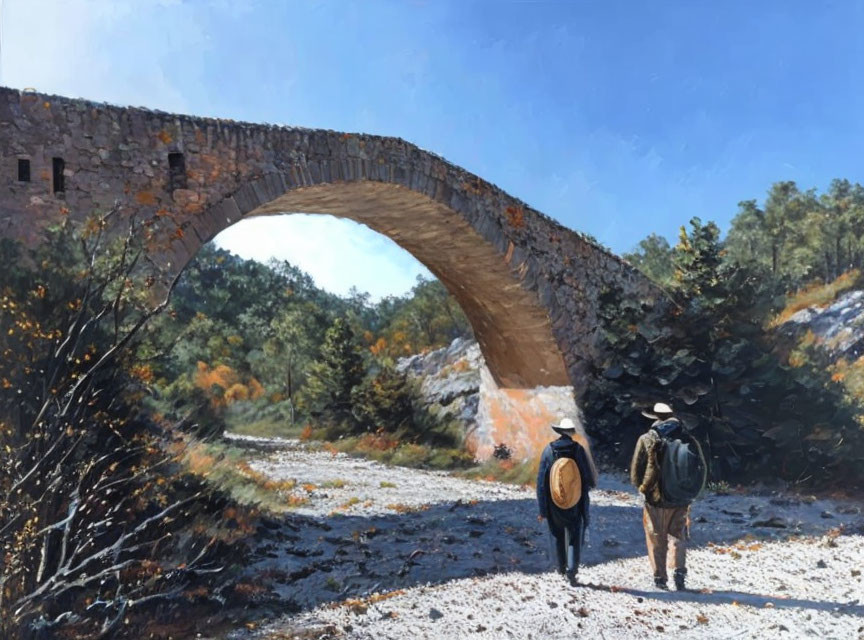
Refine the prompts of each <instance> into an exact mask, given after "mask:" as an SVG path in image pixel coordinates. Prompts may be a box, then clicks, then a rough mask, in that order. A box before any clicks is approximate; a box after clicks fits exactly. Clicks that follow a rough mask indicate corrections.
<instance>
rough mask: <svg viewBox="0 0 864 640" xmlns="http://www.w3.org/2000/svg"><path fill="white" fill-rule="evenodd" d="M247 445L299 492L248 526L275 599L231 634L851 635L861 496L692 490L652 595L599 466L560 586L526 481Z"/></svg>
mask: <svg viewBox="0 0 864 640" xmlns="http://www.w3.org/2000/svg"><path fill="white" fill-rule="evenodd" d="M254 443H255V444H256V446H258V447H264V448H268V447H269V448H271V450H269V451H266V450H265V451H263V452H250V457H251V458H252V462H251V464H252V466H253V467H254V468H256V469H257V470H258V471H261V472H263V473H265V474H267V475H268V476H271V477H272V478H274V479H279V480H285V479H295V480H296V481H297V482H298V486H297V489H296V490H295V491H296V493H297V495H302V496H303V497H306V498H308V502H307V503H306V504H304V505H302V506H301V507H299V508H298V509H297V510H296V511H295V512H293V513H292V514H291V515H290V516H287V517H285V518H284V519H283V520H280V521H274V522H272V523H270V524H269V526H268V527H267V528H266V530H265V531H264V533H263V535H261V536H259V538H260V539H259V540H258V542H257V547H256V550H255V554H256V561H255V562H254V564H253V565H251V566H250V567H249V569H248V572H249V576H250V579H251V580H254V581H255V583H256V584H259V585H262V586H266V587H267V588H268V589H269V595H270V596H273V597H274V598H275V602H276V603H277V604H276V606H275V608H274V610H278V611H279V612H280V613H281V614H282V615H281V616H280V617H276V618H274V619H273V620H272V621H270V622H268V623H266V624H263V625H262V626H261V627H259V628H258V629H256V630H254V631H252V632H249V631H238V632H236V633H235V634H233V635H232V636H231V637H232V638H235V639H238V640H239V639H246V638H255V639H257V640H261V639H266V638H270V639H272V640H277V639H287V638H293V637H304V638H326V637H339V638H357V639H360V638H363V639H366V638H368V639H373V638H394V639H397V638H398V639H399V640H404V639H405V638H417V639H419V638H442V639H443V638H463V637H467V638H478V639H493V638H494V639H497V638H538V639H541V638H542V639H545V638H565V637H566V638H573V637H576V636H579V637H582V636H584V637H586V638H606V639H612V638H627V639H630V638H660V637H665V636H666V635H667V634H669V633H674V634H675V635H676V636H677V637H679V638H754V639H755V638H775V637H776V638H843V639H847V638H864V581H862V571H864V515H862V514H864V508H862V504H860V503H853V502H839V501H827V500H802V499H799V498H793V497H790V496H778V495H748V496H739V495H729V496H721V495H708V496H706V497H705V498H704V499H702V500H700V501H699V502H698V503H697V504H696V505H694V508H693V512H692V517H693V527H692V534H693V540H692V544H691V547H692V548H691V551H690V553H689V555H688V563H689V565H690V580H689V584H688V586H689V587H690V588H691V590H690V591H687V592H683V593H677V592H668V593H667V592H660V591H657V590H655V589H654V587H653V581H652V579H651V575H650V570H649V567H648V562H647V560H646V559H645V556H644V538H643V533H642V527H641V514H640V501H639V498H638V497H637V495H636V494H635V493H634V492H633V491H632V490H631V489H630V488H629V487H628V486H626V485H625V484H624V483H623V482H622V481H621V480H620V479H615V478H613V477H609V476H605V477H603V479H602V480H601V487H600V489H599V490H597V491H595V492H594V493H593V494H592V523H591V527H590V535H589V541H588V545H587V548H586V549H585V550H584V554H583V555H584V558H583V559H584V564H585V566H583V568H582V569H581V571H580V580H581V582H582V583H583V584H584V585H585V586H582V587H577V588H572V587H569V586H566V585H565V583H564V582H563V580H561V579H560V578H558V577H557V576H556V575H555V574H554V573H552V572H551V571H550V569H551V560H550V557H551V556H550V554H549V548H548V541H547V538H548V536H547V535H546V529H545V524H540V523H538V522H537V521H536V504H535V500H534V495H533V492H532V491H530V490H526V489H522V488H518V487H513V486H509V485H503V484H497V483H489V482H475V481H470V480H464V479H461V478H456V477H453V476H450V475H447V474H445V473H435V472H425V471H418V470H414V469H405V468H399V467H387V466H384V465H380V464H378V463H375V462H371V461H366V460H358V459H354V458H349V457H347V456H345V455H342V454H338V455H335V456H334V455H331V454H329V453H323V452H316V451H311V450H307V449H305V448H304V447H303V446H302V445H301V444H300V443H297V442H293V441H275V440H261V439H257V440H254ZM303 484H307V485H309V486H306V487H305V488H304V487H303V486H302V485H303ZM311 485H314V487H313V486H311Z"/></svg>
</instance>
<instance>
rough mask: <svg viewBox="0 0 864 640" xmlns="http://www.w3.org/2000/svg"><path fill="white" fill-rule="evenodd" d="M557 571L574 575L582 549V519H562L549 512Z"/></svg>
mask: <svg viewBox="0 0 864 640" xmlns="http://www.w3.org/2000/svg"><path fill="white" fill-rule="evenodd" d="M547 522H548V523H549V533H550V535H551V537H552V544H553V545H554V547H555V556H556V559H557V561H558V571H559V573H566V574H570V575H576V573H577V572H578V571H579V557H580V555H581V551H582V519H581V518H579V519H577V520H572V521H571V520H564V519H562V518H558V517H556V515H555V514H554V513H553V514H550V517H549V518H548V519H547Z"/></svg>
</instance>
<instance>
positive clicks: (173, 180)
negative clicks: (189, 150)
mask: <svg viewBox="0 0 864 640" xmlns="http://www.w3.org/2000/svg"><path fill="white" fill-rule="evenodd" d="M185 188H186V158H184V157H183V154H182V153H179V152H174V153H169V154H168V190H169V191H174V189H185Z"/></svg>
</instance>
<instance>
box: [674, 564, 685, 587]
mask: <svg viewBox="0 0 864 640" xmlns="http://www.w3.org/2000/svg"><path fill="white" fill-rule="evenodd" d="M674 577H675V589H677V590H678V591H685V590H686V587H685V586H684V579H685V578H686V577H687V569H677V570H676V571H675V576H674Z"/></svg>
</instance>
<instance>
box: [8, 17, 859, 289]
mask: <svg viewBox="0 0 864 640" xmlns="http://www.w3.org/2000/svg"><path fill="white" fill-rule="evenodd" d="M0 2H2V9H0V11H2V34H0V37H2V51H0V56H2V58H0V82H2V84H5V85H8V86H13V87H19V88H23V87H35V88H37V89H39V90H41V91H48V92H56V93H60V94H65V95H71V96H82V97H87V98H91V99H97V100H106V101H110V102H114V103H120V104H133V105H146V106H149V107H154V108H160V109H166V110H172V111H181V112H189V113H194V114H200V115H213V116H222V117H229V118H235V119H243V120H251V121H258V122H274V123H284V124H295V125H303V126H309V127H325V128H330V129H337V130H345V131H363V132H368V133H377V134H386V135H395V136H400V137H403V138H405V139H407V140H410V141H411V142H414V143H416V144H418V145H419V146H421V147H424V148H426V149H429V150H431V151H434V152H436V153H438V154H440V155H442V156H444V157H446V158H447V159H448V160H451V161H452V162H455V163H457V164H459V165H462V166H463V167H465V168H467V169H469V170H471V171H473V172H475V173H477V174H479V175H480V176H482V177H484V178H485V179H488V180H490V181H492V182H494V183H496V184H498V185H499V186H501V187H502V188H504V189H505V190H507V191H508V192H510V193H511V194H513V195H515V196H517V197H519V198H522V199H523V200H525V201H526V202H528V203H529V204H531V205H532V206H534V207H536V208H538V209H539V210H541V211H543V212H544V213H547V214H549V215H551V216H552V217H554V218H556V219H558V220H559V221H561V222H562V223H564V224H565V225H567V226H569V227H572V228H575V229H579V230H581V231H586V232H588V233H591V234H593V235H594V236H596V237H597V238H598V239H599V240H600V241H601V242H603V243H604V244H607V245H608V246H610V247H611V248H612V249H613V250H615V251H618V252H622V251H626V250H628V249H630V248H632V247H633V246H634V245H635V244H636V243H637V242H638V241H639V240H640V239H641V238H642V237H644V236H645V235H647V234H648V233H650V232H658V233H661V234H662V235H665V236H667V237H668V238H669V239H670V241H671V240H674V238H675V236H676V234H677V229H678V227H679V226H680V225H681V224H682V223H684V222H686V221H687V220H688V219H689V218H690V217H692V216H694V215H698V216H701V217H702V218H703V219H713V220H715V221H717V222H718V223H719V224H720V225H721V227H722V228H727V227H728V222H729V220H730V219H731V218H732V216H733V215H734V214H735V211H736V205H737V203H738V201H740V200H743V199H750V198H759V199H761V198H762V197H763V195H764V193H765V191H766V190H767V189H768V187H769V186H770V184H771V183H772V182H774V181H777V180H781V179H793V180H796V181H798V182H799V184H801V185H802V186H804V187H819V188H824V187H826V186H827V184H828V183H829V181H830V180H831V179H832V178H834V177H847V178H849V179H852V180H860V179H861V178H860V175H859V174H860V167H861V161H860V157H861V150H862V149H864V88H862V87H864V81H862V69H864V39H862V38H861V36H860V34H861V33H862V32H864V3H862V2H854V1H852V0H849V1H848V2H818V1H807V2H804V1H794V0H784V1H777V2H772V1H770V0H760V1H759V2H744V1H737V0H724V1H722V2H721V1H711V2H709V1H708V0H701V1H699V0H691V1H686V2H685V1H681V2H673V1H665V2H662V1H659V2H641V1H636V0H633V1H629V2H625V1H623V0H622V1H618V2H593V1H592V2H543V1H531V0H525V1H514V2H506V1H503V0H502V1H500V2H492V1H486V2H471V1H470V0H456V1H453V2H448V1H445V0H426V1H420V0H414V1H412V0H404V1H401V2H396V1H374V0H367V1H364V2H359V1H358V2H352V1H351V0H333V1H324V0H321V1H309V2H306V1H300V0H295V1H279V0H257V1H256V0H251V1H241V0H233V1H221V0H215V1H213V2H207V1H204V0H195V1H193V0H186V1H182V0H164V1H157V0H136V1H134V2H133V1H131V0H127V1H124V0H110V1H109V0H104V1H103V0H53V1H49V0H0ZM270 224H273V225H277V226H276V228H271V230H270V232H269V235H271V236H273V237H274V238H285V241H284V243H283V242H279V243H277V242H275V241H272V242H271V245H273V246H271V247H270V248H269V249H268V251H270V252H271V253H277V254H279V255H282V256H283V257H286V258H287V259H289V260H292V261H294V262H296V263H297V264H299V265H300V266H301V267H303V268H304V269H307V270H308V271H310V272H311V273H312V275H313V276H314V277H315V278H316V280H317V281H318V282H319V284H323V285H324V286H326V287H328V288H330V289H332V290H336V291H345V290H347V287H348V286H350V285H351V284H356V285H357V286H359V287H360V288H361V289H366V290H370V291H372V293H373V295H375V296H376V297H377V296H380V295H383V294H385V293H387V292H394V293H401V292H402V291H404V290H405V289H406V288H408V287H410V285H411V283H413V281H414V278H415V276H416V275H417V273H421V272H422V267H421V266H420V265H418V264H417V263H416V262H414V261H413V260H412V259H411V258H410V257H409V256H407V255H406V254H404V252H401V250H399V249H398V248H396V247H395V246H394V245H392V244H391V243H389V241H387V240H386V239H383V238H380V237H378V236H375V234H372V233H371V232H368V231H366V230H365V229H364V228H360V227H358V226H357V225H353V224H350V223H339V222H335V221H333V220H328V219H326V218H321V217H320V216H317V217H316V216H304V217H301V216H294V217H293V219H291V218H290V217H288V218H286V219H280V220H278V221H274V222H271V223H270ZM260 238H261V229H260V228H255V229H249V230H246V231H244V229H243V226H242V225H237V226H235V227H233V228H232V229H231V230H229V232H228V235H227V236H226V237H225V238H222V239H220V240H221V241H222V243H223V244H225V245H226V246H228V247H229V248H232V249H234V250H236V251H238V252H240V253H241V254H243V253H244V252H245V254H247V255H252V254H253V253H254V252H258V253H261V252H263V251H264V248H262V246H261V243H260V242H258V241H256V239H260ZM324 254H327V258H326V259H324V258H322V256H324ZM364 256H365V258H364ZM256 257H262V256H260V255H259V256H256ZM358 261H359V262H358ZM325 263H326V264H325Z"/></svg>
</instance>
